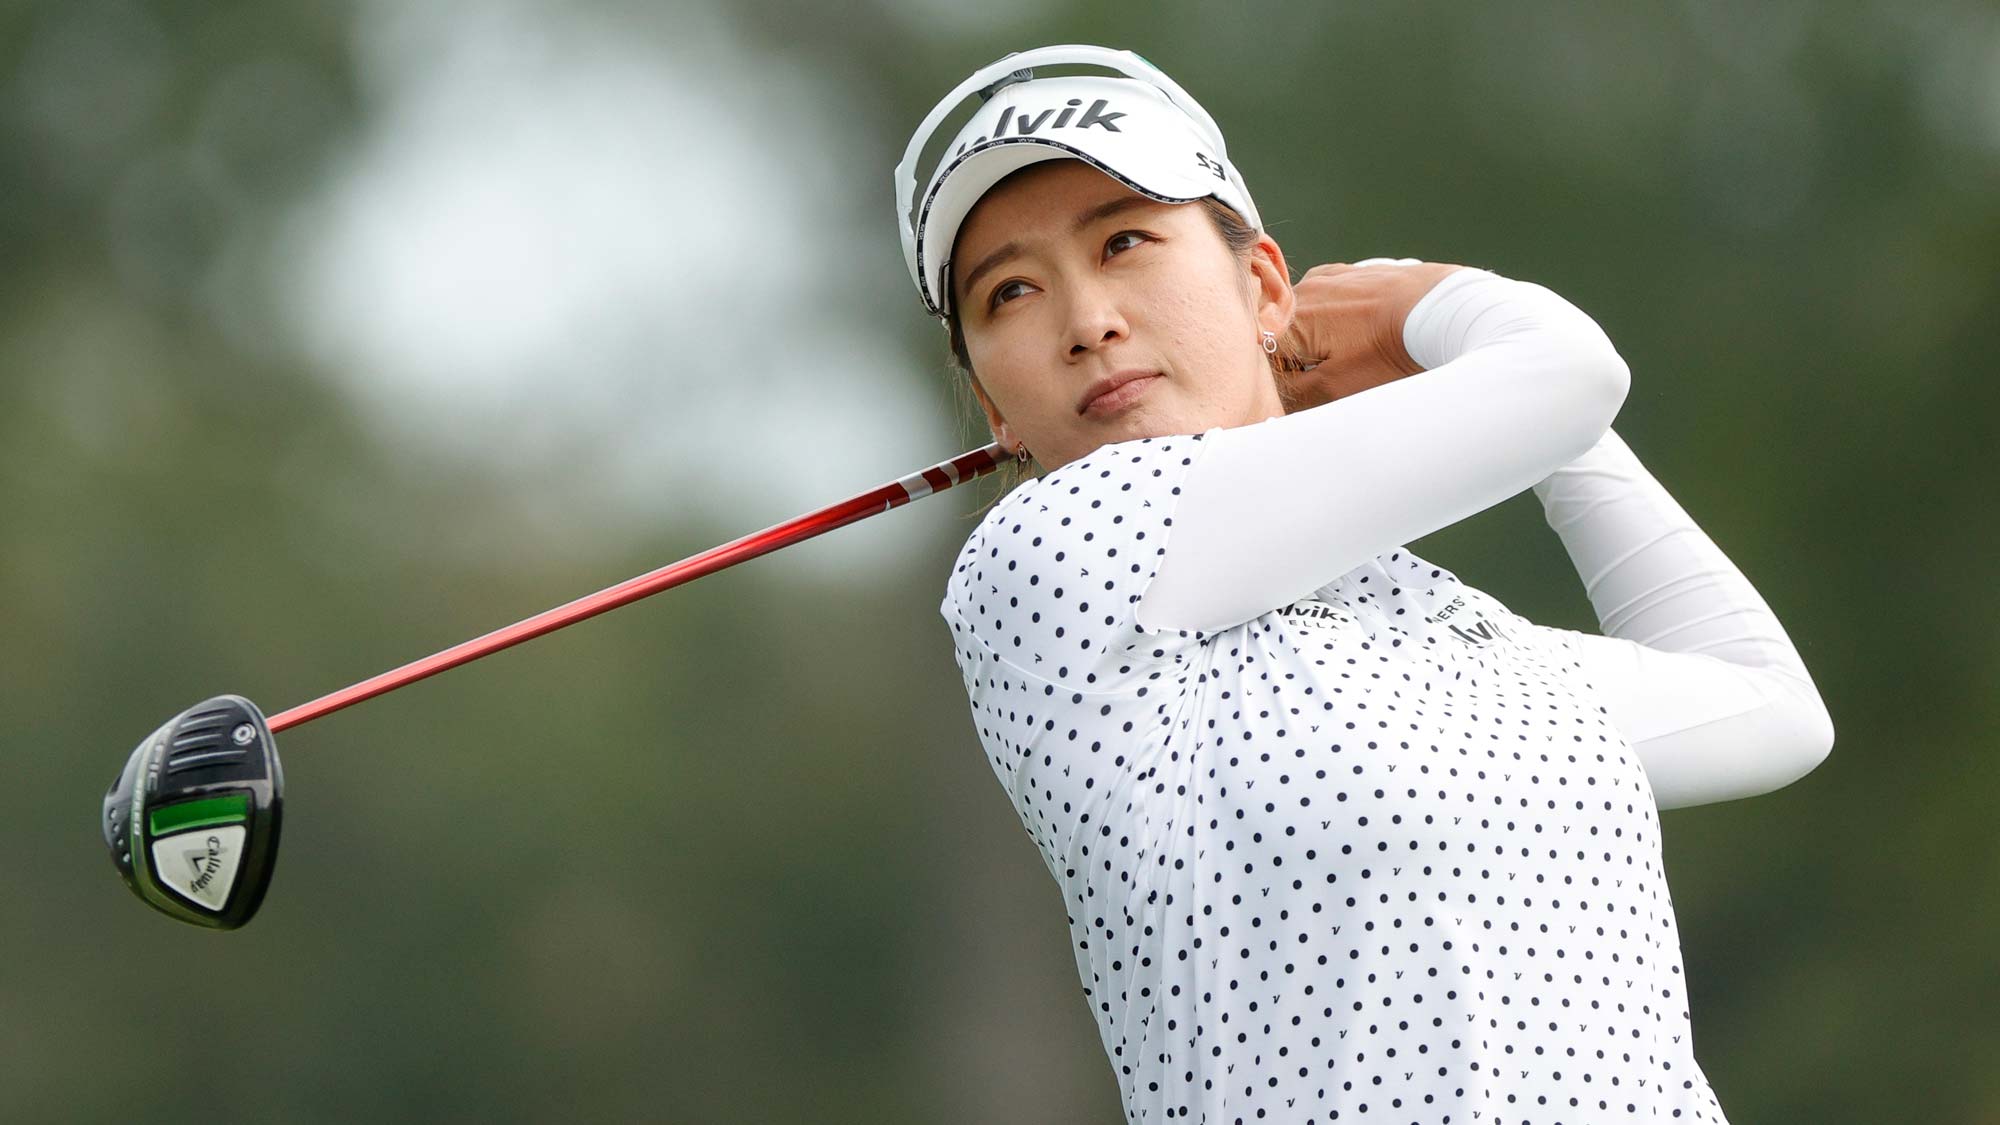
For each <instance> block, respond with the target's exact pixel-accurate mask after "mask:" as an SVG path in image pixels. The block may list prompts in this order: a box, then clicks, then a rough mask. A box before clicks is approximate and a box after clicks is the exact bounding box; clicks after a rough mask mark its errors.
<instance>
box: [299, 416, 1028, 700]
mask: <svg viewBox="0 0 2000 1125" xmlns="http://www.w3.org/2000/svg"><path fill="white" fill-rule="evenodd" d="M1012 459H1013V454H1012V453H1010V452H1009V451H1008V450H1007V449H1005V448H1004V447H1002V446H1001V445H1000V444H999V443H997V442H996V443H994V444H992V445H988V446H984V447H982V448H979V449H974V450H971V451H969V452H966V453H961V454H959V455H958V456H956V457H953V458H952V459H950V460H949V461H940V462H938V463H937V464H935V465H932V466H931V467H930V468H928V469H922V470H919V471H918V472H914V473H911V474H910V475H908V476H906V477H902V478H899V479H897V480H893V481H890V482H889V483H887V484H885V485H882V486H881V487H879V488H874V489H870V490H869V491H867V492H864V493H862V494H860V495H859V496H854V497H850V498H849V499H846V500H842V501H840V502H839V503H837V504H830V505H828V506H826V507H824V508H820V509H819V510H817V511H812V512H807V513H806V514H805V515H802V516H798V517H796V518H794V519H790V520H787V521H786V522H784V523H781V524H778V525H776V526H774V527H767V528H765V529H764V530H762V531H759V532H755V533H753V534H750V535H745V536H743V537H742V538H741V539H734V540H731V541H730V542H728V543H724V544H722V545H721V546H719V547H711V548H709V549H708V550H706V551H703V552H701V553H700V554H698V555H690V556H689V557H687V558H684V559H682V560H681V561H679V562H676V563H669V564H668V565H666V566H663V567H661V568H660V569H658V570H654V571H650V572H648V573H645V574H641V575H639V576H638V577H636V578H630V579H627V580H625V581H623V582H620V583H619V584H617V585H616V586H610V587H606V588H605V589H602V590H599V591H597V592H596V593H594V594H587V595H585V596H584V597H581V598H578V599H576V600H575V601H572V602H568V603H566V604H564V605H559V606H557V607H556V608H554V609H550V610H545V611H543V612H541V613H538V614H536V615H535V616H533V617H530V618H527V619H525V620H522V621H516V622H515V623H514V624H512V625H509V626H507V627H506V628H504V629H495V630H494V631H493V632H491V633H487V634H486V635H485V636H482V637H475V638H473V639H472V640H469V641H466V642H464V643H462V644H457V645H453V646H452V647H451V648H448V649H445V650H444V651H443V652H438V653H433V654H432V655H430V656H426V657H424V658H423V659H422V660H416V661H412V662H410V663H408V664H405V665H403V666H402V667H400V668H396V669H394V670H391V671H388V672H384V673H382V674H381V675H379V676H375V677H373V678H371V679H366V680H363V681H361V682H360V683H358V684H354V685H352V686H351V687H345V688H342V689H340V690H339V691H336V692H334V693H332V694H331V695H323V696H321V697H319V698H318V699H315V700H313V701H312V702H310V703H302V704H300V705H299V706H297V707H294V708H292V709H291V710H289V711H281V712H279V713H278V714H276V715H273V716H271V718H270V721H269V726H270V729H271V732H272V733H274V734H275V733H277V732H278V731H281V730H285V729H286V728H288V727H295V726H298V725H299V724H301V723H306V722H310V721H312V720H314V719H317V718H319V717H320V716H321V715H327V714H331V713H333V712H335V711H338V710H340V709H341V708H343V707H351V706H353V705H354V704H356V703H359V702H361V701H362V700H364V699H373V698H374V697H376V696H378V695H381V694H383V693H385V692H390V691H394V690H396V689H397V688H399V687H402V686H403V685H405V684H411V683H415V682H416V681H418V680H421V679H424V678H426V677H429V676H435V675H437V674H438V673H439V672H443V671H445V670H446V669H449V668H456V667H458V666H459V665H461V664H466V663H470V662H471V661H474V660H477V659H479V658H480V657H482V656H488V655H491V654H493V653H496V652H499V651H500V650H501V649H504V648H511V647H512V646H514V645H517V644H520V643H521V642H522V641H529V640H533V639H534V638H536V637H539V636H541V635H542V634H544V633H553V632H555V631H556V630H557V629H560V628H562V627H563V626H565V625H574V624H576V623H577V622H579V621H582V620H584V619H585V618H589V617H595V616H597V615H598V614H600V613H603V612H605V611H607V610H612V609H617V608H618V607H619V606H622V605H626V604H628V603H630V602H635V601H638V600H639V599H640V598H644V597H648V596H650V595H653V594H657V593H659V592H660V591H662V590H668V589H672V588H673V587H675V586H679V585H681V584H682V583H685V582H692V581H693V580H695V579H697V578H700V577H701V576H702V575H704V574H713V573H714V572H716V571H718V570H722V569H723V568H725V567H729V566H734V565H735V564H737V563H740V562H742V561H744V560H745V559H754V558H756V557H757V556H759V555H763V554H768V553H770V552H772V551H775V550H778V549H779V548H781V547H789V546H791V545H792V544H794V543H798V542H801V541H803V540H806V539H811V538H812V537H813V536H815V535H819V534H822V533H824V532H828V531H832V530H833V529H834V528H836V527H845V526H847V525H848V524H850V523H853V522H855V521H856V520H862V519H866V518H868V517H869V516H872V515H877V514H879V513H882V512H886V511H888V510H889V509H891V508H897V507H901V506H902V505H904V504H907V503H909V502H910V501H912V500H918V499H922V498H923V497H925V496H929V495H930V494H932V493H934V492H943V491H944V490H945V489H947V488H950V487H951V486H952V485H955V484H960V483H963V482H965V481H968V480H972V479H973V478H975V477H981V476H985V475H986V474H987V473H990V472H992V471H993V470H995V469H997V468H999V467H1000V466H1001V465H1003V464H1005V463H1006V462H1007V461H1010V460H1012Z"/></svg>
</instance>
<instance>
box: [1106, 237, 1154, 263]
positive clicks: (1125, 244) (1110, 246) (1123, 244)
mask: <svg viewBox="0 0 2000 1125" xmlns="http://www.w3.org/2000/svg"><path fill="white" fill-rule="evenodd" d="M1128 239H1129V240H1130V241H1127V240H1128ZM1151 241H1152V236H1151V235H1149V234H1146V233H1144V232H1142V231H1136V230H1121V231H1119V232H1118V233H1117V234H1114V235H1112V236H1111V239H1110V241H1108V242H1106V243H1105V244H1104V256H1105V257H1107V258H1109V257H1110V256H1112V255H1113V254H1121V253H1124V252H1125V251H1127V250H1130V249H1131V248H1132V247H1134V246H1137V245H1139V244H1140V243H1141V242H1151Z"/></svg>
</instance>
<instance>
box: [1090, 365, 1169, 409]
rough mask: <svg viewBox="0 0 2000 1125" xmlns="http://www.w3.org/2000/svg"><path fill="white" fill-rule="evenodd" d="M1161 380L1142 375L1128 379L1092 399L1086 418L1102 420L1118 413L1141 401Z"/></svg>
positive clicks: (1155, 376)
mask: <svg viewBox="0 0 2000 1125" xmlns="http://www.w3.org/2000/svg"><path fill="white" fill-rule="evenodd" d="M1159 378H1160V377H1159V376H1158V375H1141V376H1139V377H1138V378H1137V379H1128V380H1126V381H1125V382H1123V383H1120V384H1118V385H1117V386H1115V387H1113V388H1111V389H1110V390H1108V391H1105V392H1104V393H1103V394H1101V395H1098V396H1097V397H1096V398H1093V399H1091V400H1090V402H1089V403H1088V404H1087V405H1085V406H1084V408H1083V413H1084V416H1085V417H1088V418H1101V417H1106V416H1109V415H1112V414H1116V413H1118V412H1119V411H1120V410H1123V409H1125V408H1126V407H1128V406H1130V405H1132V404H1133V403H1135V402H1137V401H1139V399H1140V398H1141V397H1142V396H1144V395H1145V393H1146V392H1147V391H1148V390H1150V389H1152V386H1153V383H1154V382H1155V381H1157V380H1158V379H1159Z"/></svg>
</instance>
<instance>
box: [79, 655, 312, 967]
mask: <svg viewBox="0 0 2000 1125" xmlns="http://www.w3.org/2000/svg"><path fill="white" fill-rule="evenodd" d="M284 789H285V776H284V772H283V770H281V769H280V768H279V765H278V745H277V743H276V742H275V741H274V740H273V739H272V737H271V729H270V727H269V725H268V724H266V722H265V720H264V714H263V712H261V711H259V710H258V709H257V705H256V704H254V703H252V702H250V701H249V700H247V699H245V698H243V697H242V696H240V695H218V696H216V697H215V698H213V699H205V700H203V701H202V702H200V703H197V704H195V705H194V706H193V707H190V708H188V709H187V710H185V711H183V712H181V713H180V714H178V715H176V716H174V717H173V718H172V719H169V720H168V721H167V723H166V724H165V725H164V726H162V727H160V729H158V730H156V731H154V732H153V733H152V734H149V735H147V736H146V738H145V740H144V741H143V742H141V743H139V746H138V748H137V749H135V750H133V751H132V756H131V757H130V758H128V759H127V760H126V762H125V769H124V771H123V772H122V773H120V774H119V775H118V779H117V780H116V781H113V782H112V783H111V788H110V789H109V790H107V791H106V792H105V794H104V825H103V826H104V843H105V845H106V846H107V847H109V848H110V849H111V862H112V865H113V866H115V867H117V868H118V874H119V875H120V876H121V877H123V878H124V880H125V885H126V886H128V887H131V888H132V893H133V894H136V895H138V896H139V898H140V900H141V901H143V902H145V903H146V905H148V906H151V907H152V908H153V909H155V910H158V911H160V912H161V913H163V914H166V915H168V916H170V917H173V918H178V919H180V920H181V921H183V922H190V923H193V924H194V925H197V926H207V927H210V928H212V929H218V930H233V929H235V928H237V927H238V926H241V925H243V924H244V923H245V922H248V921H249V920H250V918H251V916H252V915H254V914H256V913H257V907H258V906H259V905H260V904H261V903H262V902H263V901H264V891H265V890H266V889H267V888H268V887H269V886H270V885H271V872H272V870H273V869H274V868H275V867H276V866H277V862H278V826H279V820H280V814H281V812H282V810H283V807H284Z"/></svg>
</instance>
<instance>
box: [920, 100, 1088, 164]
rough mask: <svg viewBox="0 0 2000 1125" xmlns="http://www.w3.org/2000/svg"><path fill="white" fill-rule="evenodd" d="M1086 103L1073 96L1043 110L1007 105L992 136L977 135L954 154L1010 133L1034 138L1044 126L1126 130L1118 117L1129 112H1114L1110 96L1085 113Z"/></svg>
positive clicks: (959, 147) (1048, 127)
mask: <svg viewBox="0 0 2000 1125" xmlns="http://www.w3.org/2000/svg"><path fill="white" fill-rule="evenodd" d="M1082 106H1083V99H1082V98H1071V99H1070V100H1068V101H1067V102H1064V103H1063V105H1062V108H1061V109H1057V108H1056V107H1055V106H1050V107H1049V108H1047V109H1044V110H1041V111H1039V112H1037V111H1033V110H1030V109H1028V107H1026V106H1019V107H1016V106H1011V105H1010V106H1004V107H1002V108H1001V110H1000V120H999V122H998V123H997V124H995V125H994V126H993V135H992V136H990V137H975V138H973V139H972V140H970V141H967V142H966V143H965V144H962V145H960V146H958V150H957V151H956V152H953V153H952V155H953V156H957V155H959V154H960V153H963V152H964V151H965V150H966V149H967V148H968V147H970V146H972V145H983V144H985V143H986V142H987V141H989V140H994V141H997V140H1001V139H1004V138H1006V137H1009V136H1015V137H1032V136H1034V135H1035V134H1037V133H1040V132H1041V131H1042V130H1043V128H1044V127H1046V128H1047V129H1048V130H1049V131H1050V132H1053V131H1055V130H1057V129H1089V128H1093V127H1094V128H1099V129H1103V130H1104V131H1105V132H1107V133H1122V132H1124V130H1123V129H1120V128H1119V127H1118V119H1119V118H1121V117H1123V116H1125V112H1124V111H1123V110H1119V111H1116V112H1113V111H1112V110H1111V102H1110V100H1109V99H1106V98H1098V99H1097V100H1095V101H1093V102H1091V103H1090V108H1088V109H1085V110H1084V111H1083V112H1082V113H1081V114H1079V113H1077V110H1078V109H1079V108H1081V107H1082ZM1051 117H1053V118H1055V120H1054V121H1050V120H1049V118H1051ZM1009 129H1012V130H1013V132H1012V133H1009V132H1008V130H1009Z"/></svg>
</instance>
